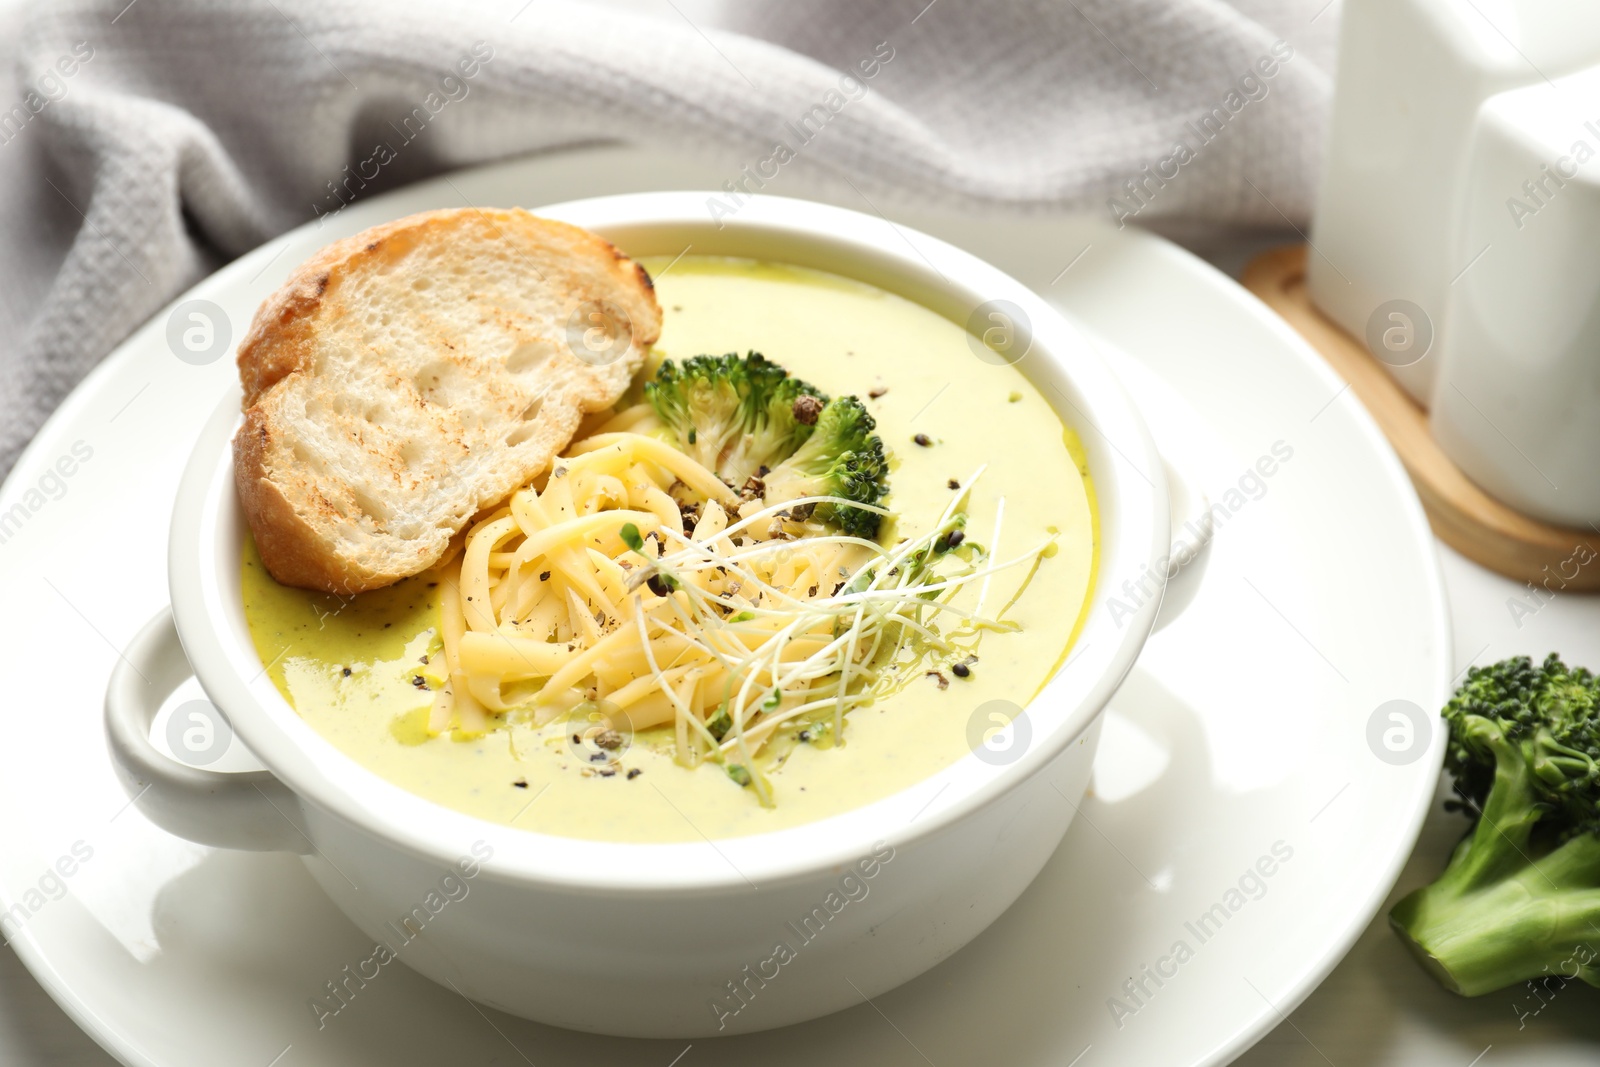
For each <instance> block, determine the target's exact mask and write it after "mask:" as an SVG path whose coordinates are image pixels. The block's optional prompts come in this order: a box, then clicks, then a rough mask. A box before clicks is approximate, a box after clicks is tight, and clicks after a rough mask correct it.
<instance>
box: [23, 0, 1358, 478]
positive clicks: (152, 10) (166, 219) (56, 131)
mask: <svg viewBox="0 0 1600 1067" xmlns="http://www.w3.org/2000/svg"><path fill="white" fill-rule="evenodd" d="M1337 16H1338V10H1337V4H1332V3H1330V4H1325V3H1324V2H1323V0H1304V2H1299V0H1236V2H1235V3H1231V4H1230V3H1225V2H1223V0H1051V2H1043V0H934V3H932V4H927V3H926V0H911V2H909V3H903V2H899V0H896V2H894V3H888V2H879V3H863V2H861V0H818V2H809V3H808V2H801V0H784V2H772V0H763V2H758V3H751V2H744V3H738V2H733V0H729V2H728V3H726V4H716V3H714V2H710V3H708V2H705V0H701V2H695V0H629V2H623V3H620V4H618V3H613V4H611V5H607V6H590V5H584V4H579V3H574V2H568V0H532V2H527V0H510V2H509V3H506V4H495V3H478V4H467V5H446V4H438V3H432V4H430V3H423V2H421V0H383V2H381V3H380V2H376V0H365V2H361V0H317V2H311V0H232V2H227V3H219V2H202V0H134V2H133V3H131V4H130V3H127V0H112V2H110V3H85V2H75V0H65V2H62V3H56V4H40V5H37V6H34V7H32V8H30V9H29V10H27V11H26V12H14V13H8V14H7V15H6V17H5V20H4V21H0V42H3V43H0V48H4V49H8V50H10V51H11V52H12V53H13V55H12V63H11V73H12V82H11V84H10V86H9V87H8V88H6V89H4V90H0V91H4V92H5V93H6V95H5V96H0V226H3V232H4V234H5V244H4V247H3V249H0V338H3V340H0V475H3V474H4V473H6V472H7V471H9V470H10V468H11V466H12V465H13V464H14V462H15V460H16V457H17V455H18V453H19V452H20V451H21V449H22V448H23V447H25V445H26V444H27V442H28V440H29V439H30V438H31V436H32V435H33V433H34V432H35V431H36V430H37V429H38V428H39V426H40V425H41V423H42V422H43V421H44V419H45V418H46V417H47V416H48V415H49V413H50V411H51V410H53V409H54V407H55V406H56V405H57V404H58V403H60V401H61V400H62V399H63V398H64V397H65V396H66V394H67V393H68V392H69V391H70V390H71V389H72V387H73V386H74V385H75V384H76V383H77V382H78V381H80V380H81V379H82V377H83V376H84V375H85V374H86V373H87V372H88V371H89V370H90V369H91V368H92V367H93V366H94V364H95V363H96V362H98V361H99V360H100V359H101V358H103V357H104V356H105V355H106V353H107V352H109V351H110V350H111V349H112V348H113V347H114V346H115V345H116V344H117V342H118V341H120V340H121V339H122V338H124V337H126V336H127V335H128V334H129V333H130V332H131V331H132V330H133V329H134V328H135V327H137V326H138V325H139V324H140V323H142V322H143V321H144V320H146V319H147V318H149V317H150V316H151V315H152V314H153V313H154V312H155V311H157V310H158V309H160V308H161V307H162V306H164V305H165V304H166V303H168V302H169V301H170V300H171V299H172V298H173V297H175V296H176V295H177V294H178V293H180V292H181V291H182V290H183V289H185V288H186V287H188V286H189V285H192V284H193V283H194V282H195V281H197V280H198V279H199V278H201V277H203V276H204V275H205V274H206V273H207V272H208V271H210V270H213V269H215V268H216V267H217V266H219V265H221V264H222V263H224V262H226V261H228V260H229V259H232V258H234V257H236V256H238V255H240V254H241V253H244V252H246V251H249V250H250V249H251V248H253V247H255V246H256V245H258V244H260V243H261V242H262V241H264V240H266V239H268V238H270V237H272V236H274V235H276V234H278V233H280V232H282V231H284V230H286V229H288V228H290V227H293V226H295V225H298V224H300V223H303V222H306V221H308V220H310V219H312V218H313V217H315V216H316V215H318V214H322V213H327V212H329V211H333V210H337V209H338V207H339V206H340V205H341V204H342V203H344V202H345V201H346V200H347V199H349V198H350V197H352V196H366V195H371V193H373V192H375V191H378V190H381V189H385V188H392V187H394V186H395V185H398V184H402V183H404V182H406V181H410V180H415V179H416V178H418V177H421V176H425V175H429V174H434V173H438V172H441V171H444V170H447V169H450V168H454V167H458V166H463V165H467V164H472V163H480V162H484V161H487V160H492V159H497V158H502V157H507V156H512V155H518V154H523V153H528V152H534V151H540V150H548V149H553V148H557V147H560V146H563V145H573V144H579V143H584V142H595V141H601V140H625V141H632V142H637V143H646V144H660V145H664V146H672V147H675V148H678V149H682V148H684V147H686V146H688V147H691V148H693V147H696V146H702V145H703V146H706V147H707V148H708V149H711V148H714V149H716V150H718V151H722V152H730V151H731V152H736V153H740V154H743V155H747V156H748V157H749V158H750V159H751V160H752V162H753V163H757V162H761V161H767V160H771V159H773V153H774V148H775V143H776V142H779V141H782V142H784V143H785V144H786V145H787V146H788V147H789V148H791V149H792V150H794V151H796V152H799V153H802V154H803V155H804V156H805V159H806V166H805V168H804V169H805V171H806V172H807V173H808V174H810V175H812V176H818V175H820V176H821V177H820V179H818V180H820V181H821V182H822V184H824V185H825V184H827V182H829V181H832V182H835V183H840V184H844V183H848V184H845V185H844V187H845V188H847V189H848V188H850V187H851V186H853V187H854V191H856V192H858V193H859V195H860V196H861V197H864V198H865V197H870V198H871V202H872V203H873V204H874V205H876V206H878V207H880V208H882V207H890V206H892V205H896V204H916V203H920V204H927V203H932V202H937V203H944V204H953V205H955V206H957V207H962V206H969V207H971V208H972V209H975V210H976V209H983V210H994V209H997V208H999V209H1006V208H1012V209H1016V210H1019V211H1024V210H1084V211H1095V212H1105V213H1108V215H1109V216H1119V217H1122V218H1128V217H1132V218H1133V219H1134V221H1136V222H1137V223H1141V224H1142V223H1146V222H1148V221H1152V220H1166V221H1168V222H1173V221H1176V222H1180V223H1181V222H1199V223H1206V224H1225V225H1239V226H1252V225H1254V226H1260V225H1269V226H1280V225H1284V224H1286V223H1288V222H1291V221H1292V222H1293V223H1294V224H1296V225H1303V223H1304V220H1305V219H1306V217H1307V215H1308V213H1309V209H1310V204H1311V200H1312V189H1313V185H1314V181H1315V178H1316V175H1317V173H1318V171H1319V169H1320V162H1319V155H1320V148H1321V144H1322V139H1323V131H1324V128H1325V123H1326V114H1327V109H1328V103H1329V97H1330V72H1331V63H1332V41H1333V34H1334V32H1335V24H1336V22H1337ZM7 22H9V24H6V23H7ZM1285 54H1287V58H1284V57H1285ZM485 57H487V58H485ZM874 59H876V60H877V63H876V66H875V67H872V73H871V75H870V76H868V75H867V74H866V70H867V69H868V68H867V67H863V66H862V64H868V65H869V66H871V65H872V62H873V61H874ZM463 64H465V66H463ZM1267 68H1270V69H1271V70H1272V74H1271V76H1270V77H1268V76H1266V75H1265V74H1264V73H1262V71H1263V70H1265V69H1267ZM466 69H472V74H471V75H470V77H469V76H467V75H465V74H464V73H463V71H464V70H466ZM846 74H849V75H851V78H852V80H848V81H842V80H841V79H842V78H843V77H844V75H846ZM830 94H831V95H830ZM841 101H842V102H841ZM819 105H822V106H825V107H826V108H828V115H827V118H826V120H825V125H824V124H823V122H824V120H822V119H820V118H819V119H818V122H817V126H818V132H816V133H815V136H813V137H808V138H807V139H806V140H805V142H804V143H803V144H801V143H800V141H799V140H798V139H797V138H794V137H793V136H792V135H791V132H790V131H793V130H796V129H797V127H796V126H795V123H796V122H797V121H799V120H800V119H801V118H802V117H803V116H805V115H807V114H812V113H815V109H816V108H817V107H818V106H819ZM1207 116H1210V119H1209V122H1210V125H1207V124H1206V117H1207ZM801 132H807V133H808V132H810V127H806V128H805V129H804V130H802V131H801ZM1180 141H1181V142H1183V143H1184V144H1185V145H1186V146H1187V147H1188V149H1189V151H1190V153H1191V156H1192V158H1187V159H1180V158H1177V157H1176V156H1175V145H1176V144H1177V143H1178V142H1180ZM386 148H387V150H385V149H386ZM782 163H783V160H782V159H779V160H777V161H776V162H774V163H771V164H770V166H779V165H781V164H782ZM1146 168H1148V169H1149V171H1156V172H1162V173H1167V174H1171V175H1173V176H1172V177H1171V178H1170V180H1164V181H1158V180H1156V179H1153V178H1150V177H1149V176H1148V173H1149V171H1147V170H1146ZM364 175H371V177H370V178H366V177H363V176H364ZM1129 182H1136V183H1138V184H1137V185H1136V186H1135V188H1134V189H1133V190H1130V189H1129V186H1128V184H1127V183H1129ZM643 184H647V180H646V181H645V182H643ZM772 191H780V190H772ZM781 191H783V192H791V193H792V192H796V191H799V190H798V189H797V188H784V189H782V190H781ZM1113 198H1115V199H1113ZM1119 204H1120V205H1121V206H1120V207H1119V206H1118V205H1119Z"/></svg>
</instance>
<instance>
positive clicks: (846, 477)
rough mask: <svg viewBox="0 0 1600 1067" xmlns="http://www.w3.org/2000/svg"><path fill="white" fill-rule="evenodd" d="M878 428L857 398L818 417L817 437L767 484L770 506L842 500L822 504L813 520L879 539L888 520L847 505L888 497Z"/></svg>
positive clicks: (776, 470)
mask: <svg viewBox="0 0 1600 1067" xmlns="http://www.w3.org/2000/svg"><path fill="white" fill-rule="evenodd" d="M875 427H876V423H874V422H873V419H872V416H871V415H869V414H868V413H867V409H866V408H865V407H863V406H862V404H861V401H859V400H857V399H856V398H855V397H853V396H843V397H838V398H837V399H834V400H830V401H829V402H828V406H827V407H825V408H823V409H822V413H821V414H820V415H818V416H817V425H816V432H815V433H813V434H811V436H810V437H808V438H806V440H805V442H804V443H803V444H801V445H800V447H799V449H797V450H796V451H795V453H794V455H792V456H790V457H789V458H788V459H786V460H784V461H783V462H782V463H780V464H778V465H777V466H776V467H774V468H773V469H772V470H771V471H769V472H768V473H767V475H766V477H765V478H764V479H763V481H764V483H765V490H766V492H765V499H766V502H767V503H768V504H780V503H782V502H784V501H786V500H798V499H800V498H801V497H807V496H829V497H837V498H839V500H838V502H834V501H823V502H821V503H819V504H817V506H816V508H815V509H814V510H813V511H812V515H813V517H815V518H816V519H818V520H819V521H822V522H826V523H830V524H832V525H834V526H837V527H839V529H841V530H842V531H844V532H845V533H847V534H852V535H854V536H856V537H864V538H867V539H868V540H871V539H873V538H876V537H877V536H878V527H879V525H880V524H881V522H882V520H883V516H882V515H880V514H878V513H877V512H875V511H868V510H867V509H866V508H858V507H852V506H851V505H850V503H848V502H854V503H858V504H877V503H878V502H879V501H880V500H882V499H883V497H884V496H885V495H886V494H887V493H888V492H889V463H888V460H887V459H886V458H885V456H884V454H883V441H882V439H880V438H879V437H878V435H877V434H875V433H873V432H872V431H873V429H874V428H875Z"/></svg>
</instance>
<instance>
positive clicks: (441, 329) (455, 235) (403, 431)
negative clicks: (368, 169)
mask: <svg viewBox="0 0 1600 1067" xmlns="http://www.w3.org/2000/svg"><path fill="white" fill-rule="evenodd" d="M660 331H661V309H660V307H659V306H658V305H657V304H656V299H655V291H654V287H653V286H652V284H651V282H650V276H649V275H648V274H647V273H645V271H644V268H642V267H640V266H639V265H638V264H636V263H634V262H633V261H632V260H630V259H628V258H627V257H625V256H623V255H622V253H620V252H618V251H617V250H616V249H615V248H613V247H612V246H611V245H610V244H608V243H607V242H606V241H604V240H602V239H600V238H599V237H597V236H595V235H594V234H592V233H589V232H588V231H586V230H582V229H579V228H578V227H576V226H569V225H567V224H566V223H561V222H552V221H550V220H548V219H540V218H536V217H535V216H533V215H531V214H529V213H528V212H526V211H522V210H520V209H512V210H478V209H476V208H464V209H460V210H448V211H430V212H424V213H423V214H420V215H412V216H410V217H409V218H404V219H399V220H397V221H395V222H391V223H387V224H385V225H383V226H376V227H374V228H372V229H370V230H366V231H365V232H363V233H359V234H356V235H355V236H354V237H348V238H346V239H344V240H342V241H338V242H336V243H334V244H332V245H329V246H328V247H327V248H325V249H323V250H322V251H321V252H319V253H318V254H317V255H315V256H313V257H312V258H311V259H310V260H309V261H308V262H306V263H305V264H304V265H303V266H301V267H300V269H299V270H298V271H296V272H295V274H294V276H293V277H291V278H290V279H289V281H288V282H287V283H286V284H285V285H284V286H283V287H282V288H281V289H279V290H278V291H277V292H276V293H274V294H273V295H272V296H270V297H268V298H267V300H266V302H265V303H263V304H262V305H261V308H260V310H258V311H257V312H256V317H255V321H254V322H252V323H251V326H250V330H249V332H248V333H247V334H246V335H245V338H244V340H243V341H242V342H241V343H240V345H239V378H240V380H241V381H242V382H243V384H244V413H245V419H244V425H243V426H242V427H241V428H240V430H239V433H238V435H237V436H236V437H235V438H234V442H233V451H234V477H235V481H236V483H237V485H238V490H239V499H240V501H241V503H242V504H243V506H244V511H245V515H246V516H247V518H248V519H249V523H250V529H251V531H252V532H253V533H254V534H255V540H256V545H257V547H258V548H259V549H260V552H261V558H262V560H263V561H264V562H265V563H266V566H267V570H268V571H270V572H271V574H272V576H273V577H274V578H276V579H277V580H278V581H279V582H282V583H284V584H286V585H294V586H302V587H304V588H307V589H321V590H326V591H328V592H333V593H341V594H346V593H357V592H361V591H363V590H367V589H375V588H378V587H380V586H384V585H389V584H391V583H393V582H396V581H398V580H400V579H401V578H405V577H407V576H409V575H413V574H416V573H418V572H420V571H422V570H425V569H427V568H428V567H429V566H431V565H432V564H434V563H435V562H437V561H438V560H439V559H440V557H441V556H443V554H444V553H445V551H446V549H447V548H448V546H449V544H450V540H451V538H452V537H453V536H454V535H455V534H456V533H457V531H459V530H460V529H461V528H462V527H463V526H464V525H465V524H466V523H467V522H468V521H469V520H470V519H471V518H472V517H473V515H475V514H476V513H478V512H479V511H481V510H482V509H484V508H486V507H489V506H490V505H493V504H495V503H497V502H499V501H501V500H503V499H505V498H506V496H508V495H509V494H510V493H511V492H512V491H513V490H515V489H516V488H518V487H519V486H522V485H524V484H526V483H527V482H528V481H529V480H530V479H532V478H534V477H536V476H537V475H539V474H540V473H541V472H543V471H544V470H545V468H546V467H548V466H549V464H550V461H551V459H552V458H554V457H555V456H556V455H557V454H558V453H559V452H560V450H561V449H562V448H565V447H566V445H567V443H568V441H569V440H571V438H572V434H573V432H574V431H575V430H576V429H577V427H578V423H579V421H580V420H581V419H582V418H583V416H584V415H585V414H587V413H589V412H594V411H600V410H603V409H605V408H607V407H610V406H611V405H613V404H615V403H616V402H617V400H618V398H619V397H621V395H622V393H623V391H624V390H625V389H626V388H627V386H628V383H629V382H630V381H631V380H632V378H633V375H634V374H635V373H636V372H637V371H638V369H639V366H640V364H641V363H642V362H643V359H644V355H645V352H646V351H647V350H648V349H649V347H650V345H651V344H653V343H654V342H655V340H656V338H657V337H658V336H659V334H660Z"/></svg>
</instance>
